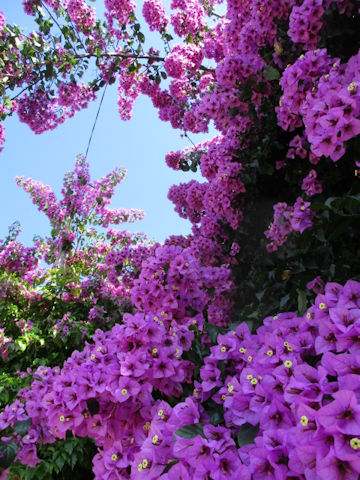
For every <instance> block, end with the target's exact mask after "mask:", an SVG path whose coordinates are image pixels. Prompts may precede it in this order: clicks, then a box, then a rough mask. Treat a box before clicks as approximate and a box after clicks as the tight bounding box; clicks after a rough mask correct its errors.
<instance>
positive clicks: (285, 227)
mask: <svg viewBox="0 0 360 480" xmlns="http://www.w3.org/2000/svg"><path fill="white" fill-rule="evenodd" d="M310 206H311V203H310V202H305V201H304V200H303V199H302V198H301V197H298V198H297V200H296V202H295V204H294V206H291V205H290V206H289V205H287V203H285V202H280V203H277V204H276V205H274V220H273V221H272V222H271V224H270V226H269V229H268V230H266V232H265V237H266V238H269V239H270V240H271V242H270V243H269V244H268V245H267V246H266V248H267V250H268V251H269V252H275V251H276V250H277V249H278V247H280V246H281V245H283V244H284V243H285V242H286V240H287V237H288V235H289V234H290V233H291V232H299V233H300V234H301V233H303V232H304V231H305V230H307V229H308V228H311V226H312V223H313V218H314V212H313V211H312V210H311V209H310Z"/></svg>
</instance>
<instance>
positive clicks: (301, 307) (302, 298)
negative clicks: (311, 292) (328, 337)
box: [296, 288, 307, 316]
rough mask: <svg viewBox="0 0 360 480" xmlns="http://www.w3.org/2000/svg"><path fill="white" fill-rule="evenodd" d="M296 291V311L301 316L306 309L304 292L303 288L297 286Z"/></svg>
mask: <svg viewBox="0 0 360 480" xmlns="http://www.w3.org/2000/svg"><path fill="white" fill-rule="evenodd" d="M296 291H297V294H298V298H297V302H298V312H299V315H300V316H302V315H304V313H305V312H306V309H307V299H306V293H305V291H304V290H300V288H297V289H296Z"/></svg>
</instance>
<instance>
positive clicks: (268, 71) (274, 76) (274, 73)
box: [264, 65, 280, 80]
mask: <svg viewBox="0 0 360 480" xmlns="http://www.w3.org/2000/svg"><path fill="white" fill-rule="evenodd" d="M264 77H265V78H266V80H279V78H280V72H279V71H278V70H276V68H274V67H272V66H271V65H267V66H266V68H265V70H264Z"/></svg>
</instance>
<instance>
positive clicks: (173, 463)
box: [160, 458, 179, 477]
mask: <svg viewBox="0 0 360 480" xmlns="http://www.w3.org/2000/svg"><path fill="white" fill-rule="evenodd" d="M177 463H179V459H178V458H174V460H170V462H169V463H168V464H167V465H166V467H165V469H164V471H163V472H162V474H161V475H160V477H161V476H162V475H165V474H166V473H168V471H169V470H170V468H172V467H173V466H174V465H176V464H177Z"/></svg>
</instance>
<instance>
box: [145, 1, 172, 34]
mask: <svg viewBox="0 0 360 480" xmlns="http://www.w3.org/2000/svg"><path fill="white" fill-rule="evenodd" d="M142 14H143V16H144V19H145V21H146V22H147V24H148V25H149V28H150V30H151V31H152V32H153V31H158V32H164V31H165V30H166V27H167V25H168V23H169V19H168V18H167V17H166V11H165V7H164V5H163V4H162V3H161V0H145V1H144V4H143V8H142Z"/></svg>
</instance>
